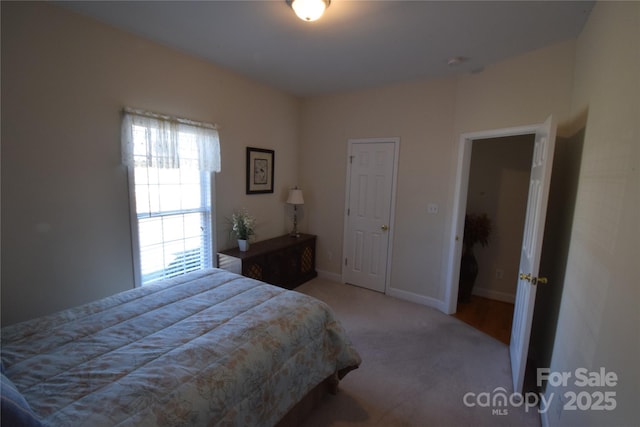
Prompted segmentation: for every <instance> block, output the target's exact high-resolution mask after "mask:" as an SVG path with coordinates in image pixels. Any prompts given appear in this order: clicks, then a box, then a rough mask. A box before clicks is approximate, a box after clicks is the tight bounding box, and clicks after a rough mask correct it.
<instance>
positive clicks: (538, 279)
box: [531, 277, 549, 285]
mask: <svg viewBox="0 0 640 427" xmlns="http://www.w3.org/2000/svg"><path fill="white" fill-rule="evenodd" d="M547 282H549V281H548V280H547V278H546V277H534V278H533V279H532V280H531V283H533V284H534V285H537V284H538V283H541V284H543V285H546V284H547Z"/></svg>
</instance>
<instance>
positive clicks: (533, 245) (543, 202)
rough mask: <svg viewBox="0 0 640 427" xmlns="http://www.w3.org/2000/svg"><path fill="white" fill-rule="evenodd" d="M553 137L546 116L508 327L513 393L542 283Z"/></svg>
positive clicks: (539, 130)
mask: <svg viewBox="0 0 640 427" xmlns="http://www.w3.org/2000/svg"><path fill="white" fill-rule="evenodd" d="M555 138H556V127H555V123H553V118H552V117H551V116H549V118H548V119H547V120H546V121H545V122H544V123H543V124H541V125H540V126H539V127H538V128H537V129H536V131H535V142H534V149H533V160H532V162H531V177H530V181H529V196H528V201H527V214H526V219H525V224H524V235H523V238H522V251H521V254H520V268H519V277H518V289H517V291H516V302H515V307H514V312H513V324H512V328H511V343H510V345H509V354H510V356H511V372H512V376H513V391H514V392H516V393H520V392H522V386H523V383H524V374H525V368H526V365H527V353H528V352H529V337H530V334H531V322H532V319H533V308H534V304H535V300H536V285H537V284H538V283H546V279H545V278H541V277H538V270H539V267H540V253H541V249H542V238H543V235H544V224H545V218H546V213H547V199H548V197H549V184H550V182H551V167H552V165H553V152H554V148H555Z"/></svg>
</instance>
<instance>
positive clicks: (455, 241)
mask: <svg viewBox="0 0 640 427" xmlns="http://www.w3.org/2000/svg"><path fill="white" fill-rule="evenodd" d="M540 127H541V124H540V123H538V124H535V125H528V126H519V127H512V128H502V129H492V130H485V131H480V132H469V133H463V134H461V135H460V140H459V144H458V160H457V164H456V182H455V189H454V196H453V211H452V215H451V218H452V224H451V236H450V240H449V241H450V244H449V256H448V260H447V272H446V278H447V282H446V289H445V300H444V308H445V309H446V313H447V314H453V313H455V312H456V308H457V305H458V280H459V278H460V258H461V256H462V235H463V234H464V215H465V213H466V210H467V192H468V190H469V171H470V168H471V150H472V146H473V141H475V140H480V139H489V138H501V137H506V136H517V135H529V134H535V133H536V131H537V130H538V129H539V128H540Z"/></svg>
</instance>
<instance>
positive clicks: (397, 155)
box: [340, 137, 400, 294]
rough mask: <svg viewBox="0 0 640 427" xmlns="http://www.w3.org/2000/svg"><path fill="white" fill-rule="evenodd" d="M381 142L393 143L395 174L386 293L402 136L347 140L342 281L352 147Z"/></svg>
mask: <svg viewBox="0 0 640 427" xmlns="http://www.w3.org/2000/svg"><path fill="white" fill-rule="evenodd" d="M381 142H390V143H392V144H393V147H394V150H393V176H392V177H391V179H392V182H391V200H390V203H391V206H390V207H389V208H390V212H389V225H390V227H389V242H388V245H389V246H388V247H387V272H386V277H385V281H384V282H385V283H384V293H385V294H386V293H387V291H388V289H389V283H391V261H392V260H393V235H394V231H395V217H396V193H397V183H398V164H399V162H400V138H399V137H391V138H350V139H348V140H347V174H346V183H345V200H344V217H343V218H344V220H343V223H344V226H343V230H342V260H340V282H341V283H346V282H345V280H344V274H343V272H344V268H343V267H344V258H345V254H346V253H347V231H348V226H349V218H348V215H347V211H348V209H349V200H350V196H351V194H350V193H351V185H350V179H351V162H350V160H349V157H350V156H351V147H352V146H353V144H374V143H381Z"/></svg>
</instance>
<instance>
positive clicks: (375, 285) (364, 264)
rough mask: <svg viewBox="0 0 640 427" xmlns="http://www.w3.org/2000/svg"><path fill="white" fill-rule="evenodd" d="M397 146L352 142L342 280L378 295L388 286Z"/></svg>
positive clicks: (383, 143)
mask: <svg viewBox="0 0 640 427" xmlns="http://www.w3.org/2000/svg"><path fill="white" fill-rule="evenodd" d="M374 141H376V142H374ZM397 143H398V141H390V140H386V141H379V140H351V141H349V166H348V174H347V181H348V182H347V203H346V204H347V211H346V219H345V244H344V265H343V270H342V272H343V273H342V274H343V276H342V279H343V281H344V282H345V283H351V284H353V285H357V286H362V287H365V288H369V289H372V290H375V291H378V292H384V291H385V287H386V277H387V268H388V259H389V242H390V234H391V229H390V227H391V217H392V200H393V188H394V169H395V163H396V156H397V150H396V149H397Z"/></svg>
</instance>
